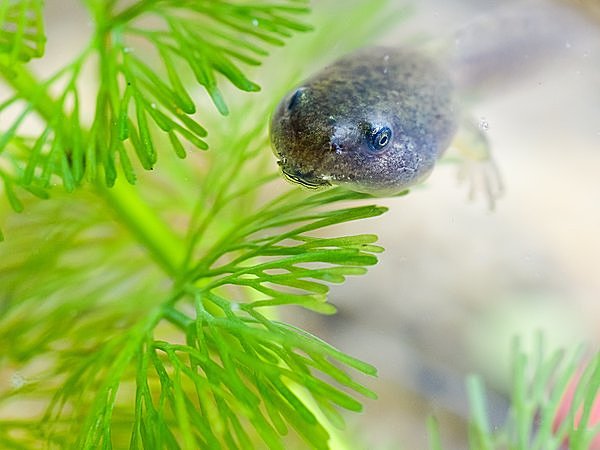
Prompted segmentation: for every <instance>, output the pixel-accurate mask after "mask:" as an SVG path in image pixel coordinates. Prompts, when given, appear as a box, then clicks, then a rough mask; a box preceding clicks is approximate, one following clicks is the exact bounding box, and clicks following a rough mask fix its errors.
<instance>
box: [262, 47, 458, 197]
mask: <svg viewBox="0 0 600 450" xmlns="http://www.w3.org/2000/svg"><path fill="white" fill-rule="evenodd" d="M298 89H299V93H296V92H297V91H298ZM298 89H294V90H293V91H291V92H290V93H289V94H288V95H286V96H285V97H284V98H283V100H282V101H281V102H280V103H279V105H278V107H277V109H276V111H275V113H274V114H273V118H272V121H271V141H272V144H273V148H274V152H275V154H276V155H277V157H278V158H279V164H280V166H281V169H282V171H283V173H284V174H285V175H286V176H287V177H288V178H289V179H290V180H292V181H294V182H297V183H300V184H303V185H305V186H308V187H318V186H322V185H330V184H331V185H344V186H346V187H347V188H349V189H352V190H354V191H358V192H365V193H369V194H373V195H393V194H396V193H398V192H401V191H403V190H404V189H406V188H407V187H409V186H412V185H414V184H415V183H418V182H420V181H422V180H423V179H424V178H426V177H427V176H428V175H429V173H430V172H431V171H432V169H433V166H434V164H435V162H436V160H437V159H438V158H439V157H440V156H441V154H442V153H443V152H444V150H445V149H446V148H447V147H448V145H449V143H450V141H451V139H452V137H453V135H454V133H455V132H456V129H457V117H458V114H457V111H456V106H455V103H454V95H453V87H452V83H451V81H450V79H449V77H448V76H447V75H446V73H445V72H444V70H442V69H441V68H440V67H439V66H438V65H437V64H436V63H435V62H434V61H433V60H431V59H429V58H428V57H426V56H423V55H421V54H419V53H417V52H413V51H411V50H403V49H397V48H382V47H376V48H369V49H365V50H361V51H359V52H357V53H353V54H351V55H348V56H346V57H344V58H342V59H340V60H338V61H336V62H334V63H333V64H331V65H330V66H328V67H326V68H325V69H323V70H322V71H321V72H319V73H317V74H316V75H315V76H314V77H312V78H310V79H308V80H307V81H306V82H305V83H303V84H302V85H301V86H300V87H299V88H298ZM382 127H388V128H390V129H391V130H392V136H391V140H390V141H389V143H388V144H387V145H386V146H385V147H384V148H382V149H379V150H374V149H373V148H372V146H369V144H368V142H369V139H370V137H372V136H373V133H374V130H377V129H381V128H382Z"/></svg>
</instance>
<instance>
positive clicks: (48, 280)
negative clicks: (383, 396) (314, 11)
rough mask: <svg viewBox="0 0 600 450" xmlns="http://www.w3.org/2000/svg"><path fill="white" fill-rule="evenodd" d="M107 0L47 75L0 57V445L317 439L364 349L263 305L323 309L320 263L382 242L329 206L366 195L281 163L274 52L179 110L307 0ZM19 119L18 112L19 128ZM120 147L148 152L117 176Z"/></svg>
mask: <svg viewBox="0 0 600 450" xmlns="http://www.w3.org/2000/svg"><path fill="white" fill-rule="evenodd" d="M30 3H31V2H30ZM384 3H385V2H384V1H383V0H382V1H381V2H376V3H374V2H369V5H368V8H367V7H366V6H365V5H366V2H365V3H364V4H362V6H361V8H357V9H352V8H351V9H350V10H349V12H348V13H347V16H346V18H347V22H345V23H342V24H340V26H339V28H340V29H339V30H338V31H335V27H333V26H330V27H327V28H325V27H323V31H322V33H321V34H316V35H315V36H313V38H312V41H310V42H311V43H312V44H306V43H305V44H304V46H305V48H309V50H305V51H304V52H303V51H302V50H298V51H297V52H296V53H295V55H296V57H297V62H296V64H297V65H296V66H295V67H296V68H297V67H303V66H304V65H306V62H307V61H310V60H311V59H314V51H315V49H316V48H318V49H319V51H320V52H322V48H323V44H324V43H325V42H328V38H330V37H331V36H333V35H334V33H336V32H337V33H338V35H341V34H343V31H342V29H345V27H346V26H348V24H349V23H350V24H354V25H355V33H354V38H355V39H356V40H357V42H359V41H364V39H365V37H366V36H370V35H372V30H373V28H372V27H373V26H374V25H375V24H376V23H377V20H376V19H377V17H378V14H379V13H378V12H379V11H381V7H382V6H383V5H384ZM31 4H33V3H31ZM11 5H12V3H11ZM119 5H120V3H119V2H117V1H92V0H89V1H88V2H87V6H88V8H89V11H90V14H91V16H92V18H93V23H94V31H93V34H92V36H91V39H90V43H89V45H87V46H86V47H85V49H84V50H83V51H82V53H81V54H80V55H78V56H77V57H76V58H75V59H74V60H73V61H72V62H71V63H70V64H69V65H67V66H65V67H64V68H63V69H61V70H59V72H58V73H56V74H54V75H52V76H50V77H49V78H46V79H43V80H39V79H37V77H35V76H34V75H32V74H31V73H30V72H29V71H28V69H27V68H26V66H25V65H22V64H16V65H14V66H13V67H12V68H11V70H10V73H9V71H8V70H7V69H1V68H0V74H1V75H2V76H3V77H4V81H5V82H6V84H7V85H9V86H10V87H11V88H12V92H13V93H12V94H11V95H10V96H9V97H8V99H7V100H6V101H4V102H3V103H2V104H0V114H2V115H3V116H2V117H11V119H10V120H2V121H0V126H1V127H2V134H1V135H0V144H1V145H0V152H1V153H0V175H1V176H2V179H3V180H4V192H5V194H6V197H7V199H8V200H9V202H10V204H11V206H12V208H13V209H14V210H16V211H22V210H24V214H20V215H17V214H12V215H9V216H8V218H7V219H6V220H7V224H6V227H7V230H8V234H9V238H8V239H7V240H6V242H4V243H3V244H2V245H3V248H2V249H1V251H2V259H1V260H0V348H2V349H3V352H2V354H1V355H0V361H1V366H2V371H1V372H2V373H8V374H11V375H10V376H11V378H10V379H11V382H10V385H7V386H3V387H2V388H0V412H2V413H3V414H2V415H1V416H2V417H3V419H1V420H0V447H2V448H39V447H40V446H43V445H45V446H47V447H49V448H60V449H63V448H78V449H86V448H89V449H97V448H107V449H108V448H135V449H137V448H151V449H159V448H165V449H177V448H184V449H190V448H252V447H258V448H261V447H264V446H268V447H269V448H289V445H291V444H293V443H295V442H296V441H297V440H298V439H302V440H303V441H304V442H305V443H308V445H310V446H311V447H314V448H328V446H329V439H330V438H331V436H332V434H333V433H332V424H333V425H335V426H339V427H341V426H342V425H343V419H342V416H341V415H340V412H339V408H343V409H346V410H350V411H359V410H360V409H361V404H360V402H359V399H360V396H367V397H369V398H374V397H375V394H374V393H373V392H372V391H370V390H369V389H367V388H366V387H364V386H363V385H362V384H361V383H360V382H358V381H356V380H355V379H354V377H353V376H351V374H350V373H349V371H350V370H354V371H358V372H359V373H363V374H366V375H370V376H372V375H375V369H374V368H373V367H372V366H370V365H369V364H366V363H364V362H361V361H358V360H356V359H354V358H352V357H350V356H348V355H346V354H345V353H343V352H341V351H339V350H337V349H335V348H333V347H332V346H330V345H328V344H327V343H325V342H323V341H321V340H320V339H318V338H317V337H315V336H313V335H311V334H309V333H306V332H305V331H302V330H300V329H297V328H295V327H293V326H291V325H289V324H286V323H283V322H281V321H278V320H277V319H276V314H277V308H274V307H280V306H284V305H295V307H297V306H301V307H304V308H308V309H311V310H314V311H318V312H320V313H326V314H330V313H333V312H334V311H335V309H334V307H333V306H332V305H330V304H329V303H327V292H328V289H329V285H330V284H332V283H341V282H343V281H344V280H345V278H346V277H347V276H350V275H360V274H363V273H365V272H366V270H367V267H369V266H371V265H373V264H375V263H376V261H377V258H376V254H377V253H379V252H380V251H381V250H382V249H381V247H379V246H377V245H376V244H375V241H376V237H375V236H374V235H371V234H359V235H355V236H336V235H331V231H330V230H328V227H331V226H336V225H339V224H343V223H346V222H349V221H354V220H358V219H363V218H370V217H376V216H378V215H380V214H382V213H383V212H384V211H385V208H381V207H378V206H373V205H368V204H365V203H364V201H363V200H365V199H367V197H366V196H364V195H361V194H356V193H351V192H347V191H343V190H340V189H331V190H327V191H316V192H305V191H303V190H301V189H299V188H297V187H293V186H289V185H287V184H285V182H284V181H283V180H282V179H281V177H280V176H279V174H278V172H277V169H276V167H275V164H274V161H273V158H272V155H271V152H270V149H269V143H268V137H267V136H266V120H265V118H266V117H267V116H268V114H269V111H270V110H271V109H272V107H273V106H274V102H275V101H277V99H278V96H279V95H280V94H281V93H282V92H283V91H285V90H287V89H288V88H289V87H290V86H289V83H291V80H292V79H293V78H294V77H295V76H297V74H298V72H297V69H295V68H294V67H291V66H290V67H289V68H286V70H287V74H286V75H284V73H285V72H284V70H279V72H278V73H279V74H280V77H279V80H270V81H271V85H270V90H271V92H270V93H269V95H268V96H263V97H261V98H260V99H257V100H256V101H251V102H246V101H244V99H242V98H238V96H237V95H234V94H233V93H232V95H231V99H232V100H230V101H228V103H229V104H230V106H231V105H234V106H235V105H237V108H235V107H232V108H231V110H230V111H229V112H230V117H229V118H228V120H224V119H223V118H222V117H219V116H217V114H208V115H206V116H205V118H204V119H203V122H204V123H203V126H201V125H200V124H199V123H198V121H197V118H196V116H195V113H194V111H195V108H196V107H197V105H200V104H202V103H201V101H200V100H199V99H198V98H196V96H195V92H194V85H196V86H197V84H198V83H199V84H200V85H202V86H203V87H204V88H205V89H206V91H207V92H208V94H209V96H210V98H211V99H212V101H213V102H214V104H215V105H216V107H217V110H218V111H219V112H221V113H224V112H226V109H225V103H224V101H223V98H224V97H225V96H226V94H223V95H222V94H221V90H220V88H219V86H221V84H222V83H221V82H220V80H219V76H217V73H220V74H221V75H223V76H224V77H225V78H228V79H229V80H230V81H231V83H232V84H233V85H234V86H235V87H236V88H240V89H242V90H248V91H256V90H257V85H256V84H254V82H251V81H249V79H250V78H249V77H248V76H247V75H246V74H245V73H244V72H242V71H241V69H240V68H239V67H238V64H246V65H254V64H256V63H258V61H259V60H260V59H261V58H264V57H265V56H266V54H267V48H268V47H272V46H274V45H280V44H282V39H283V38H287V37H289V36H290V34H291V32H292V31H305V30H307V29H308V27H307V26H306V25H303V24H301V23H300V22H297V21H296V20H295V19H293V18H294V17H295V16H297V15H298V14H304V13H305V12H306V11H307V9H306V6H305V5H304V3H303V2H299V1H295V2H294V1H281V2H278V3H276V4H274V3H267V2H258V1H256V2H255V3H249V2H242V1H237V2H233V1H231V2H225V1H212V0H211V1H206V2H198V1H175V0H171V1H166V0H163V1H160V0H155V1H143V2H142V1H140V2H133V3H132V2H129V3H127V4H126V6H124V7H120V6H119ZM344 5H346V3H344ZM339 6H340V5H339V3H338V4H334V7H335V8H336V9H339ZM11 17H12V16H11ZM28 17H29V16H28ZM316 19H317V16H315V20H316ZM310 45H313V47H310ZM91 60H94V61H96V62H97V70H98V75H99V79H100V81H101V82H100V83H98V85H95V86H93V87H92V90H93V92H94V93H95V95H96V102H95V105H94V108H93V111H92V113H93V114H91V117H93V118H92V120H91V122H90V123H89V124H88V123H84V120H83V119H82V117H83V116H84V114H83V111H82V109H83V107H82V105H81V104H80V103H81V96H82V92H83V90H84V89H90V87H89V86H88V85H87V84H85V83H84V81H85V80H84V79H83V78H82V73H83V68H84V66H86V65H87V64H89V63H90V61H91ZM279 65H280V66H281V62H279ZM294 70H296V71H295V72H294ZM217 80H219V81H217ZM278 83H279V84H278ZM52 92H58V94H57V95H56V96H55V95H53V94H51V93H52ZM223 92H225V91H224V90H223ZM232 92H235V91H232ZM255 95H261V94H255ZM9 113H10V114H9ZM31 119H35V121H37V122H40V123H41V124H42V126H41V128H40V131H39V132H38V133H35V132H34V131H26V130H31V129H32V128H31V127H26V126H25V124H26V123H27V122H28V121H30V120H31ZM204 125H206V128H207V129H210V130H211V147H212V150H211V151H210V152H188V149H190V148H192V149H204V148H206V144H205V141H204V138H205V135H206V132H205V131H204ZM33 130H35V128H33ZM132 153H135V154H136V155H137V157H138V160H139V162H140V164H141V165H142V166H143V167H145V168H155V170H154V171H153V172H152V173H151V174H150V173H144V172H142V173H141V174H138V175H137V177H138V180H137V181H138V183H137V186H135V187H133V186H131V184H132V183H133V182H134V181H135V180H136V175H135V171H134V168H133V167H134V164H135V163H134V162H133V161H132V160H131V159H130V158H129V155H130V154H132ZM186 155H187V159H186V161H185V163H184V162H183V161H181V158H182V157H184V156H186ZM158 158H160V159H161V164H160V165H159V166H156V167H155V162H156V161H157V159H158ZM97 174H102V175H103V178H99V177H98V176H97ZM86 179H89V180H92V181H93V182H91V183H84V181H85V180H86ZM58 182H60V183H62V185H63V186H64V188H65V189H64V190H62V189H53V190H52V195H53V198H52V199H51V200H50V201H40V200H38V199H37V198H35V196H37V197H42V198H45V197H47V196H48V194H49V192H50V191H51V189H50V188H51V186H52V185H54V184H56V183H58ZM19 189H22V190H27V191H29V192H30V193H32V194H34V195H35V196H30V195H26V194H23V192H18V190H19ZM17 194H19V195H17ZM358 200H361V202H360V203H358V204H357V203H356V201H358ZM32 404H33V405H35V408H29V407H28V405H32ZM19 411H22V412H23V413H17V412H19ZM6 417H8V418H6Z"/></svg>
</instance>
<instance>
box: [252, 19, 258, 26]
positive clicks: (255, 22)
mask: <svg viewBox="0 0 600 450" xmlns="http://www.w3.org/2000/svg"><path fill="white" fill-rule="evenodd" d="M252 26H255V27H257V26H258V19H252Z"/></svg>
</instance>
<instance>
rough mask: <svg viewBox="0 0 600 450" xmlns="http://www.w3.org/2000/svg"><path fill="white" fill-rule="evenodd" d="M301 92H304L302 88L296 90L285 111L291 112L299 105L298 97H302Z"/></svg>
mask: <svg viewBox="0 0 600 450" xmlns="http://www.w3.org/2000/svg"><path fill="white" fill-rule="evenodd" d="M302 92H304V88H298V89H296V92H294V94H293V95H292V96H291V97H290V101H289V102H288V106H287V109H288V111H291V110H292V109H294V107H295V106H296V105H297V104H298V103H300V97H302Z"/></svg>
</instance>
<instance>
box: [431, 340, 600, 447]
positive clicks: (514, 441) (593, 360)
mask: <svg viewBox="0 0 600 450" xmlns="http://www.w3.org/2000/svg"><path fill="white" fill-rule="evenodd" d="M524 347H525V345H524V343H523V342H522V339H521V338H518V337H517V338H515V339H514V342H513V345H512V349H513V350H512V378H511V392H510V407H509V409H508V411H507V415H506V418H505V421H504V423H503V424H502V425H500V426H498V425H497V426H492V425H491V422H490V418H489V415H488V411H487V401H486V397H487V393H486V389H485V386H484V383H483V380H482V379H481V377H479V376H476V375H472V376H470V377H469V378H468V379H467V391H468V396H469V405H470V411H471V413H470V419H469V430H468V433H469V448H471V449H473V450H479V449H481V450H501V449H510V450H513V449H514V450H560V449H563V448H567V447H568V448H569V449H573V450H596V449H598V448H600V447H599V446H600V437H599V436H600V434H599V433H600V422H598V419H599V418H600V396H599V394H598V393H599V389H600V353H595V354H592V355H590V354H589V352H587V351H586V349H585V347H584V346H579V347H577V348H574V349H554V350H551V351H550V350H549V349H548V345H547V343H546V339H545V338H544V335H543V334H541V333H537V334H536V336H535V340H534V343H533V346H532V348H531V349H530V350H527V351H526V350H525V349H524ZM428 430H429V438H430V449H431V450H442V449H443V448H444V446H443V444H442V438H441V433H440V430H439V424H438V423H437V421H436V419H435V418H434V417H430V419H429V421H428Z"/></svg>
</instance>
